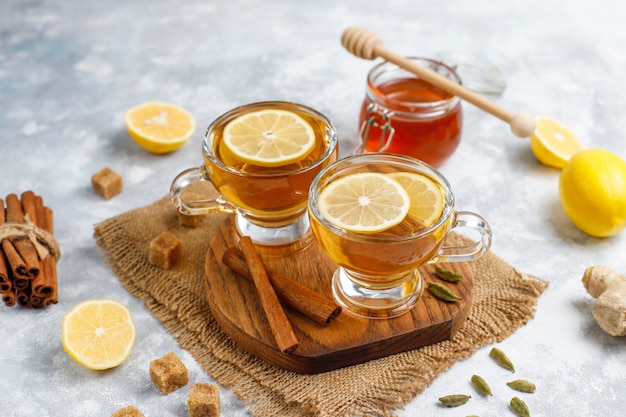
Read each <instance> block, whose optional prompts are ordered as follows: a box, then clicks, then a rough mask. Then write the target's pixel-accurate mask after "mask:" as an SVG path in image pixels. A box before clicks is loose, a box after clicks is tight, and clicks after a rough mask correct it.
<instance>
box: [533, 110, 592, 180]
mask: <svg viewBox="0 0 626 417" xmlns="http://www.w3.org/2000/svg"><path fill="white" fill-rule="evenodd" d="M530 149H531V150H532V151H533V154H534V155H535V157H536V158H537V160H539V162H541V163H542V164H544V165H547V166H550V167H553V168H558V169H561V168H563V167H564V166H565V165H566V164H567V162H568V161H569V160H570V158H571V157H572V156H574V155H576V154H577V153H578V152H580V151H582V150H583V145H582V143H581V142H580V141H579V140H578V138H577V137H576V136H575V135H574V134H573V133H572V132H570V131H569V130H568V129H567V128H565V127H564V126H563V125H562V124H560V123H559V122H557V121H556V120H554V119H551V118H549V117H544V116H539V117H537V126H536V128H535V132H534V133H533V134H532V135H531V136H530Z"/></svg>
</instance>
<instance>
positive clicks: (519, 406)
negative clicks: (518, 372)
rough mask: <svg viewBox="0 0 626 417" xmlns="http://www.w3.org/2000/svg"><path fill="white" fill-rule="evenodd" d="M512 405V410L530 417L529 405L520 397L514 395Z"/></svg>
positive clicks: (519, 414) (522, 415) (520, 416)
mask: <svg viewBox="0 0 626 417" xmlns="http://www.w3.org/2000/svg"><path fill="white" fill-rule="evenodd" d="M510 405H511V410H513V412H514V413H515V414H517V415H518V416H519V417H530V411H529V410H528V406H527V405H526V403H525V402H524V401H522V400H521V399H519V398H518V397H513V398H512V399H511V403H510Z"/></svg>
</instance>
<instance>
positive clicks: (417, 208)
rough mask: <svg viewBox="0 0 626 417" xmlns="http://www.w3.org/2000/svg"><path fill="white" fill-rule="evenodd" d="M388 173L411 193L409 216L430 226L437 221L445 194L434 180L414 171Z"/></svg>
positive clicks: (425, 225)
mask: <svg viewBox="0 0 626 417" xmlns="http://www.w3.org/2000/svg"><path fill="white" fill-rule="evenodd" d="M388 175H389V176H390V177H391V178H393V179H394V180H395V181H397V182H398V183H399V184H400V185H401V186H402V187H403V188H404V190H405V191H406V192H407V194H408V195H409V198H410V199H411V207H410V208H409V216H411V217H412V218H413V219H414V220H416V221H418V222H419V223H420V224H422V225H423V226H424V227H429V226H431V225H432V224H433V223H435V221H437V219H438V218H439V217H440V216H441V212H442V211H443V196H442V195H441V190H440V189H439V187H438V186H437V184H435V182H434V181H433V180H431V179H430V178H428V177H427V176H425V175H422V174H417V173H412V172H394V173H391V174H388Z"/></svg>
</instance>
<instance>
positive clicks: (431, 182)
mask: <svg viewBox="0 0 626 417" xmlns="http://www.w3.org/2000/svg"><path fill="white" fill-rule="evenodd" d="M383 177H384V178H383ZM316 181H319V183H317V184H314V186H313V187H312V188H315V189H316V191H315V195H311V198H312V200H313V201H312V203H311V204H310V206H309V211H310V213H311V216H310V217H311V219H312V221H311V228H312V230H313V232H314V234H315V236H316V239H317V241H318V243H319V244H320V246H321V247H322V249H323V250H324V252H325V253H326V254H328V256H329V257H330V258H331V259H333V261H335V262H336V263H337V264H338V265H339V266H342V267H343V268H345V269H346V270H347V271H348V273H349V275H350V277H351V279H352V280H353V281H354V282H356V283H358V284H359V285H361V286H363V287H364V288H368V289H377V288H387V287H389V286H393V285H396V284H397V282H402V281H403V280H405V279H406V275H407V274H409V273H412V272H413V271H414V270H415V269H416V268H418V267H419V266H420V265H422V264H423V263H424V262H426V261H428V260H430V259H431V258H433V257H434V256H435V255H436V253H437V251H438V250H439V248H440V246H441V245H442V243H443V240H444V239H443V237H444V236H445V234H446V233H447V232H448V230H449V229H450V227H451V225H452V219H451V216H449V213H450V210H451V206H452V204H451V203H452V202H451V201H449V196H448V194H447V193H446V191H445V188H444V187H443V185H442V184H441V183H440V182H439V181H438V179H436V178H435V177H433V176H431V175H429V174H428V173H427V172H424V171H421V170H419V169H418V168H415V167H413V166H411V165H409V164H407V163H403V162H398V161H395V162H394V161H390V160H389V158H387V159H386V160H385V162H384V163H383V161H382V160H381V163H370V164H366V165H354V166H350V165H348V166H346V167H345V168H344V169H341V170H339V171H337V172H334V173H333V174H332V175H330V176H324V175H323V174H322V178H320V179H319V180H316ZM376 223H378V224H380V225H381V227H380V228H377V226H376ZM379 229H382V230H379Z"/></svg>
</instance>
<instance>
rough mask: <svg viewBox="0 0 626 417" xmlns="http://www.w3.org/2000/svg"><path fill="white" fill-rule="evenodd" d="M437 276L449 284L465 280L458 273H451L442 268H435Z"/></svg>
mask: <svg viewBox="0 0 626 417" xmlns="http://www.w3.org/2000/svg"><path fill="white" fill-rule="evenodd" d="M435 275H437V277H439V278H440V279H442V280H444V281H448V282H460V281H462V280H463V275H461V274H459V273H458V272H454V271H450V270H449V269H446V268H442V267H440V266H438V267H436V268H435Z"/></svg>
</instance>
